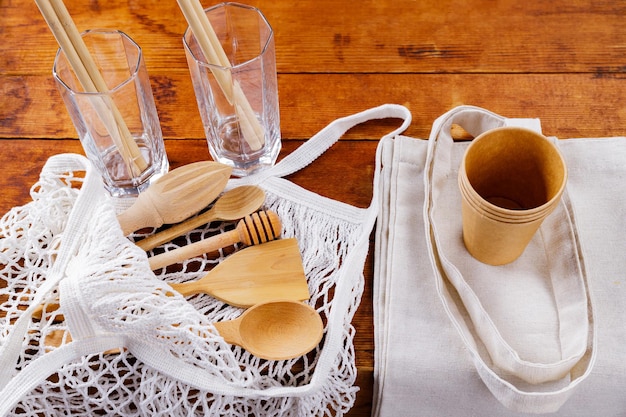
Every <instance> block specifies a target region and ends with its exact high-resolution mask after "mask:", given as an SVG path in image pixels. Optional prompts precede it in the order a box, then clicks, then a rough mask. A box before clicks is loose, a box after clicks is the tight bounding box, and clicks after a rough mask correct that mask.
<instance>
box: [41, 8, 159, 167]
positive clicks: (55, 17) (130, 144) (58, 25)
mask: <svg viewBox="0 0 626 417" xmlns="http://www.w3.org/2000/svg"><path fill="white" fill-rule="evenodd" d="M35 3H36V4H37V7H39V10H40V12H41V14H42V15H43V17H44V19H45V20H46V23H47V24H48V26H49V27H50V30H51V31H52V34H53V35H54V37H55V38H56V40H57V43H58V44H59V46H60V48H61V50H62V51H63V52H64V53H65V56H66V57H67V60H68V61H69V63H70V65H71V66H72V69H73V70H74V73H75V74H76V78H77V79H78V81H79V82H80V84H81V85H82V86H83V89H84V90H85V91H88V92H105V91H107V90H108V87H107V85H106V82H105V80H104V78H103V77H102V74H101V73H100V71H99V70H98V67H97V65H96V63H95V62H94V60H93V58H92V56H91V54H90V53H89V50H88V49H87V46H86V45H85V43H84V41H83V38H82V36H81V35H80V33H79V32H78V29H77V28H76V26H75V25H74V22H73V20H72V18H71V16H70V14H69V12H68V11H67V8H66V7H65V5H64V4H63V2H62V0H35ZM102 99H103V101H102V102H99V101H96V102H94V105H95V106H96V110H97V112H98V115H99V116H100V118H101V119H102V122H103V123H104V125H105V126H106V127H107V130H108V132H109V134H110V135H111V138H112V139H113V141H114V143H115V145H116V146H117V148H118V150H119V152H120V155H121V156H122V159H123V160H124V161H125V163H126V165H127V166H128V168H129V171H130V173H131V175H132V176H139V174H141V172H143V171H144V170H145V169H146V168H147V167H148V163H147V162H146V160H145V159H144V157H143V155H142V154H141V151H140V150H139V147H138V146H137V143H136V142H135V140H134V139H133V137H132V135H131V133H130V131H129V130H128V126H127V125H126V123H125V122H124V119H123V117H122V115H121V113H120V111H119V109H118V108H117V106H116V105H115V103H114V102H113V100H112V99H111V98H110V97H108V96H104V97H103V98H102Z"/></svg>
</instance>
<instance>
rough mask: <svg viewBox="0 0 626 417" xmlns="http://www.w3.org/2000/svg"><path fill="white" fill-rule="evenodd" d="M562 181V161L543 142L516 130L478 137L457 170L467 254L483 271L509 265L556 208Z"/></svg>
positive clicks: (564, 171)
mask: <svg viewBox="0 0 626 417" xmlns="http://www.w3.org/2000/svg"><path fill="white" fill-rule="evenodd" d="M566 180H567V168H566V166H565V161H564V160H563V157H562V156H561V153H560V152H559V150H558V149H557V147H556V146H555V145H554V143H552V142H551V141H550V140H548V139H547V138H546V137H544V136H542V135H540V134H538V133H536V132H534V131H532V130H529V129H524V128H519V127H503V128H498V129H493V130H490V131H487V132H485V133H483V134H482V135H480V136H478V137H477V138H476V139H474V140H473V141H472V143H471V144H470V145H469V147H468V148H467V150H466V152H465V156H464V157H463V161H462V163H461V167H460V170H459V188H460V191H461V196H462V216H463V241H464V242H465V246H466V248H467V250H468V251H469V252H470V254H471V255H472V256H473V257H474V258H476V259H478V260H479V261H481V262H483V263H486V264H489V265H503V264H507V263H510V262H513V261H514V260H515V259H517V258H518V257H519V256H520V255H521V254H522V253H523V252H524V249H525V248H526V246H527V245H528V243H529V242H530V240H531V239H532V237H533V235H534V234H535V232H536V231H537V229H538V228H539V226H540V225H541V223H542V222H543V220H544V219H545V218H546V217H547V216H548V215H549V214H550V213H552V211H554V209H555V208H556V206H557V205H558V204H559V201H560V198H561V195H562V194H563V190H564V189H565V183H566Z"/></svg>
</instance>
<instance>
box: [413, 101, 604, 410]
mask: <svg viewBox="0 0 626 417" xmlns="http://www.w3.org/2000/svg"><path fill="white" fill-rule="evenodd" d="M452 124H458V125H460V126H461V127H463V128H464V129H465V130H466V131H468V132H469V133H470V134H471V135H472V136H474V137H475V136H477V135H479V134H481V133H483V132H485V131H487V130H490V129H493V128H497V127H502V126H508V125H516V126H525V127H530V128H534V129H535V130H537V129H538V123H537V121H536V120H534V119H530V120H529V119H506V118H504V117H501V116H498V115H497V114H495V113H492V112H489V111H487V110H485V109H481V108H478V107H474V106H460V107H457V108H455V109H453V110H451V111H450V112H448V113H446V114H444V115H443V116H441V117H440V118H438V119H437V120H436V121H435V123H434V124H433V129H432V131H431V135H430V138H429V144H428V154H427V158H426V166H425V176H424V177H425V178H424V181H425V190H426V197H425V205H424V220H425V224H426V233H427V243H428V248H429V255H430V257H431V263H432V264H433V267H434V269H435V275H436V278H437V292H438V294H439V297H440V298H441V300H442V302H443V304H444V307H445V310H446V312H447V314H448V316H449V318H450V319H451V321H452V322H453V324H454V326H455V327H456V329H457V330H458V331H459V333H460V335H461V337H462V339H463V342H464V343H465V345H466V347H467V348H468V349H469V350H470V353H471V354H472V358H473V360H474V365H475V367H476V369H477V371H478V373H479V375H480V376H481V378H482V379H483V381H484V382H485V384H486V385H487V387H488V388H489V389H490V391H491V392H492V393H493V394H494V396H495V397H496V398H498V400H500V401H501V402H502V403H503V404H505V405H507V406H508V407H509V408H512V409H515V410H517V411H524V412H535V413H537V412H554V411H556V410H558V408H559V407H560V406H561V405H562V404H563V403H564V402H565V401H566V400H567V398H569V396H570V395H571V392H572V390H573V388H575V386H577V385H578V384H579V383H580V382H581V381H582V380H583V379H585V377H586V375H587V374H588V372H589V369H590V368H591V364H589V369H588V372H587V373H586V374H585V375H584V376H583V377H578V378H576V379H574V380H573V381H572V382H570V383H569V384H566V385H565V386H563V384H561V385H560V386H559V387H558V388H554V389H542V390H541V391H540V390H537V391H533V390H532V388H530V390H529V391H523V390H521V389H519V388H518V387H517V386H515V385H513V384H511V383H510V382H508V381H507V380H505V379H503V378H502V377H500V376H499V375H498V374H497V373H496V372H494V370H493V369H492V368H491V367H490V366H488V365H487V364H486V363H485V361H484V360H483V359H482V357H481V356H480V354H479V353H478V350H477V345H476V342H475V339H474V336H473V335H472V333H471V332H470V331H469V329H468V328H467V325H466V324H465V323H464V321H463V317H462V316H461V315H460V313H459V311H458V308H457V307H456V305H454V301H452V300H451V299H450V295H449V293H448V291H447V289H445V284H444V282H443V281H444V280H448V281H450V282H451V283H452V285H453V286H454V287H455V289H456V291H457V292H458V293H459V295H460V297H461V299H462V302H463V304H464V307H465V309H466V310H467V312H468V314H469V315H470V317H471V319H472V321H473V322H474V326H475V328H476V332H477V334H478V337H480V339H481V342H482V343H483V344H484V345H485V347H486V348H487V351H488V352H489V356H490V357H491V360H492V361H493V363H494V364H495V365H496V366H498V367H499V368H501V369H506V370H507V372H509V373H511V374H513V375H515V376H517V377H519V378H521V379H523V380H525V381H527V382H529V383H530V384H531V386H532V385H533V384H542V383H544V382H549V381H555V380H558V379H561V378H563V377H564V376H565V375H567V374H568V373H569V372H570V370H571V369H572V368H573V367H574V366H576V365H577V363H578V362H579V361H580V359H581V357H582V356H583V355H584V354H585V353H586V351H587V347H588V342H589V341H588V334H589V330H588V327H589V326H590V324H589V322H588V318H587V314H588V311H587V310H586V309H584V311H582V309H580V308H578V307H576V308H577V311H575V312H574V313H573V314H572V311H571V310H572V308H569V309H568V307H569V306H580V305H584V306H587V293H586V292H585V288H584V286H583V285H581V283H580V282H579V281H577V280H572V281H571V283H570V281H567V280H561V281H557V284H558V285H560V287H556V288H554V289H553V290H554V293H555V297H556V298H557V301H556V303H557V306H558V308H559V311H558V314H559V320H560V322H561V325H562V326H561V333H560V340H561V343H562V349H563V359H562V360H559V361H555V362H553V363H533V362H530V361H527V360H524V359H522V358H521V357H520V355H519V354H518V353H517V352H516V351H515V350H514V349H513V348H512V347H511V346H510V345H509V344H508V343H507V342H506V341H505V340H504V338H503V337H502V335H501V334H500V332H499V330H498V329H497V327H496V326H495V324H494V322H493V321H492V320H491V318H490V317H489V314H488V313H487V312H486V311H485V310H484V309H483V307H482V305H481V303H480V300H478V298H477V297H476V295H475V294H474V293H473V292H472V290H471V287H470V285H469V284H468V283H466V282H465V280H464V278H463V276H462V274H461V273H460V272H459V271H458V270H457V269H456V267H454V265H451V264H450V262H449V261H448V260H447V259H446V258H445V255H443V254H441V253H439V252H438V251H439V249H438V244H437V232H436V230H435V229H436V228H435V227H434V225H433V217H432V216H431V209H432V207H433V200H434V199H435V198H436V196H435V197H433V195H434V194H436V192H437V190H436V189H435V188H436V187H437V185H436V184H433V183H434V182H435V181H436V177H437V174H438V175H440V176H441V175H444V174H443V173H444V172H449V171H450V170H451V169H454V170H456V168H457V167H452V166H451V165H450V164H451V151H452V146H453V140H452V137H451V134H450V128H451V127H452ZM437 170H438V171H437ZM436 172H437V174H436ZM564 201H565V203H566V204H569V203H568V197H567V194H565V195H564ZM558 267H559V266H552V265H551V266H550V268H551V269H556V268H558ZM553 284H554V283H553ZM561 294H566V295H564V296H561ZM572 294H574V295H573V296H572ZM559 298H560V299H559ZM572 298H575V299H574V301H572ZM594 335H595V332H594ZM594 337H595V336H594ZM594 352H595V350H594Z"/></svg>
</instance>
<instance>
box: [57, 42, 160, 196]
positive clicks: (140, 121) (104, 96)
mask: <svg viewBox="0 0 626 417" xmlns="http://www.w3.org/2000/svg"><path fill="white" fill-rule="evenodd" d="M82 37H83V41H84V42H85V45H86V46H87V49H88V50H89V52H90V55H91V57H92V58H93V61H94V62H95V64H96V66H97V67H98V71H99V73H100V74H101V77H102V79H103V80H104V83H105V84H106V85H105V87H106V88H100V89H97V91H96V90H94V89H93V86H91V87H88V86H85V85H83V83H84V82H85V81H84V77H83V78H79V77H77V75H76V73H75V69H74V68H73V67H72V66H71V64H70V61H69V60H68V57H67V56H66V55H65V53H64V51H63V50H61V49H59V51H58V53H57V55H56V58H55V60H54V68H53V75H54V79H55V81H56V84H57V87H58V89H59V91H60V92H61V96H62V97H63V100H64V102H65V105H66V107H67V110H68V112H69V114H70V117H71V119H72V122H73V123H74V126H75V127H76V130H77V132H78V136H79V138H80V141H81V144H82V145H83V148H84V150H85V154H86V155H87V157H88V158H89V160H90V161H91V162H92V163H93V164H94V165H95V167H96V169H97V170H98V171H99V172H100V174H101V175H102V178H103V181H104V185H105V187H106V188H107V190H108V191H109V192H110V193H111V195H113V196H116V197H121V196H132V195H136V194H138V193H139V192H141V191H142V190H144V189H145V188H146V187H148V186H149V184H150V182H151V181H153V180H155V179H156V178H158V177H160V176H161V175H162V174H164V173H166V172H167V170H168V168H169V163H168V160H167V155H166V153H165V147H164V144H163V135H162V132H161V126H160V124H159V118H158V115H157V111H156V106H155V104H154V98H153V96H152V89H151V87H150V80H149V79H148V73H147V71H146V67H145V64H144V61H143V55H142V53H141V48H140V47H139V46H138V45H137V44H136V43H135V42H134V41H133V40H132V39H131V38H130V37H128V35H126V34H124V33H123V32H120V31H104V30H103V31H87V32H85V33H83V35H82ZM81 80H82V83H81Z"/></svg>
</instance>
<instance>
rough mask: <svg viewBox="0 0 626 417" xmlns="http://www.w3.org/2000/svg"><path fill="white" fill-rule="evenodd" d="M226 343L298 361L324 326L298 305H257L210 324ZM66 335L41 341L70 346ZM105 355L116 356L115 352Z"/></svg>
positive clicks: (261, 354) (314, 343) (56, 332)
mask: <svg viewBox="0 0 626 417" xmlns="http://www.w3.org/2000/svg"><path fill="white" fill-rule="evenodd" d="M213 325H214V326H215V328H216V329H217V331H218V332H219V334H220V336H222V337H223V338H224V341H225V342H226V343H230V344H233V345H237V346H241V347H242V348H244V349H246V350H247V351H248V352H250V353H252V354H253V355H255V356H257V357H259V358H261V359H268V360H275V361H278V360H285V359H292V358H297V357H298V356H302V355H304V354H306V353H308V352H310V351H311V350H313V349H314V348H315V347H316V346H317V345H318V344H319V342H320V340H322V335H323V333H324V324H323V323H322V318H321V317H320V315H319V313H318V312H317V311H315V309H313V308H312V307H311V306H309V305H307V304H304V303H301V302H299V301H283V300H281V301H270V302H267V303H262V304H257V305H255V306H254V307H251V308H249V309H248V310H246V311H245V312H244V313H243V314H242V315H241V316H239V317H237V318H236V319H234V320H229V321H222V322H217V323H213ZM71 341H72V337H71V335H70V334H69V332H67V331H63V330H53V331H51V332H50V333H49V334H48V335H47V336H46V338H45V340H44V345H45V346H48V347H59V346H61V345H63V344H65V343H70V342H71ZM105 353H119V350H118V349H114V350H110V351H106V352H105Z"/></svg>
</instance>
